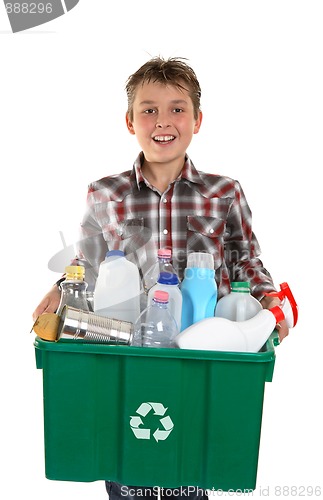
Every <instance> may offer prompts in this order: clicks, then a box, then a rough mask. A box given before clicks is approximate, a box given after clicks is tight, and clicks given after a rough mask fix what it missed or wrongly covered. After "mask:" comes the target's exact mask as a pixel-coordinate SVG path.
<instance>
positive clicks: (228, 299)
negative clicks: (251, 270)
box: [214, 281, 262, 321]
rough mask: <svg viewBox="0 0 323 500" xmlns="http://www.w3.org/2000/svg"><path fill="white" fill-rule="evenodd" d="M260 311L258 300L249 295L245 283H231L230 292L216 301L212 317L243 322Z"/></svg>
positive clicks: (248, 289)
mask: <svg viewBox="0 0 323 500" xmlns="http://www.w3.org/2000/svg"><path fill="white" fill-rule="evenodd" d="M261 310H262V306H261V304H260V302H259V300H257V299H256V298H255V297H253V296H252V295H251V294H250V284H249V283H248V282H247V281H233V282H232V283H231V292H230V293H229V294H228V295H225V296H224V297H221V299H219V300H218V302H217V305H216V308H215V314H214V316H216V317H219V318H227V319H230V320H231V321H245V320H247V319H250V318H252V317H253V316H255V315H256V314H257V313H258V312H259V311H261Z"/></svg>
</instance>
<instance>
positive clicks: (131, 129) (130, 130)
mask: <svg viewBox="0 0 323 500" xmlns="http://www.w3.org/2000/svg"><path fill="white" fill-rule="evenodd" d="M126 124H127V129H128V130H129V132H130V134H132V135H135V134H136V132H135V129H134V128H133V124H132V122H131V121H130V118H129V113H128V111H127V112H126Z"/></svg>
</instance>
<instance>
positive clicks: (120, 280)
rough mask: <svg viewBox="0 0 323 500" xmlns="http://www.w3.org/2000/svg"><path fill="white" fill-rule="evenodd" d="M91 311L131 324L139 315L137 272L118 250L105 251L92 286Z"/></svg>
mask: <svg viewBox="0 0 323 500" xmlns="http://www.w3.org/2000/svg"><path fill="white" fill-rule="evenodd" d="M93 308H94V312H95V313H96V314H98V315H99V316H106V317H108V318H114V319H120V320H124V321H129V322H131V323H135V321H136V319H137V318H138V316H139V314H140V275H139V270H138V268H137V266H136V265H135V264H133V263H132V262H130V261H129V260H127V259H126V257H125V254H124V252H122V251H121V250H111V251H109V252H107V254H106V257H105V260H104V261H103V262H101V264H100V268H99V273H98V277H97V280H96V284H95V288H94V298H93Z"/></svg>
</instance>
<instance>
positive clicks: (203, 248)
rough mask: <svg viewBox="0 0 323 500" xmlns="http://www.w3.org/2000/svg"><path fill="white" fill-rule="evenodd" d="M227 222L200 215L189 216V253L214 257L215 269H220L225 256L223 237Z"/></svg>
mask: <svg viewBox="0 0 323 500" xmlns="http://www.w3.org/2000/svg"><path fill="white" fill-rule="evenodd" d="M224 231H225V220H223V219H219V218H217V217H207V216H199V215H188V216H187V253H190V252H207V253H210V254H212V255H213V258H214V269H218V268H219V267H220V266H221V264H222V262H223V256H224V243H223V236H224Z"/></svg>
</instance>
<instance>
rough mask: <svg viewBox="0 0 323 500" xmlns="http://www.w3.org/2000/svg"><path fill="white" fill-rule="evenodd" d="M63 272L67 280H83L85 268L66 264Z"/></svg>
mask: <svg viewBox="0 0 323 500" xmlns="http://www.w3.org/2000/svg"><path fill="white" fill-rule="evenodd" d="M65 274H66V279H67V280H77V281H81V280H84V274H85V269H84V267H83V266H66V267H65Z"/></svg>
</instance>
